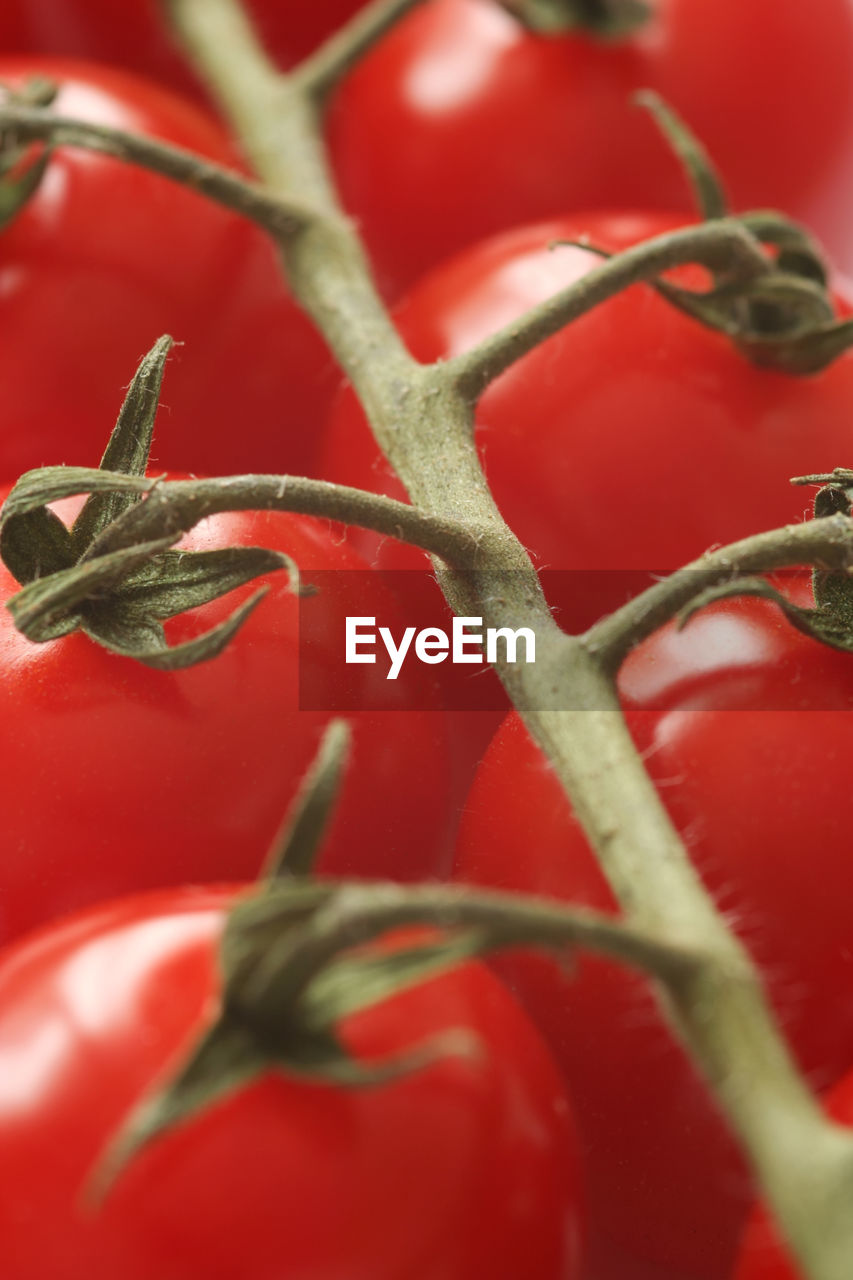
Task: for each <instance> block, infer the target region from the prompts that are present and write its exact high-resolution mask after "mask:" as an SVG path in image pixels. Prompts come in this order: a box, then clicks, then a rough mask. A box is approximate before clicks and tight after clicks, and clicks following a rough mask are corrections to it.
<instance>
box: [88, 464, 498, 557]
mask: <svg viewBox="0 0 853 1280" xmlns="http://www.w3.org/2000/svg"><path fill="white" fill-rule="evenodd" d="M223 511H289V512H292V513H294V514H298V515H306V516H318V517H320V518H325V519H329V520H339V521H341V522H343V523H346V524H353V525H357V526H358V527H359V528H362V529H371V530H372V531H373V532H374V533H381V534H385V535H386V536H387V537H389V538H398V539H400V540H401V541H404V542H408V543H411V544H412V545H413V546H416V547H420V548H421V549H422V550H423V551H427V552H429V553H430V554H432V555H436V556H440V557H441V558H442V559H444V560H446V561H448V562H449V563H451V564H459V565H470V564H472V563H473V562H474V561H475V559H476V555H477V541H476V538H475V537H474V536H473V535H472V534H471V533H470V532H469V531H468V530H467V529H466V528H465V527H464V526H462V525H460V524H459V523H458V522H456V521H453V520H448V519H445V518H444V517H441V516H431V515H427V514H425V513H424V512H423V511H421V510H419V508H417V507H413V506H410V505H409V504H408V503H406V502H397V501H396V500H395V499H394V498H384V497H381V496H380V495H379V494H376V493H368V492H366V491H365V490H363V489H352V488H349V487H348V486H347V485H339V484H332V483H330V482H329V481H328V480H308V479H305V478H304V477H302V476H225V477H223V478H221V479H212V480H159V481H152V486H151V489H150V491H149V494H148V497H147V499H146V501H145V502H141V503H138V504H136V505H135V506H133V507H130V508H129V509H128V510H127V511H126V512H125V514H124V515H123V516H122V517H121V518H120V519H119V520H116V521H114V522H113V524H111V525H110V526H109V527H108V528H107V529H106V530H105V532H104V533H103V534H102V535H101V537H100V538H99V539H98V540H97V542H96V543H95V544H94V545H93V547H92V548H91V555H92V556H96V555H97V556H102V555H105V554H107V553H108V552H111V551H117V550H120V549H121V548H123V547H130V546H133V545H135V544H136V543H138V542H140V541H143V542H144V541H146V540H148V535H149V533H150V532H151V530H155V529H156V530H157V531H158V535H157V536H162V535H165V534H166V533H167V532H168V533H170V534H174V533H176V532H178V531H180V532H183V533H187V532H189V530H190V529H192V528H194V526H195V525H197V524H198V523H199V521H200V520H204V519H206V518H207V517H208V516H212V515H216V514H218V513H219V512H223Z"/></svg>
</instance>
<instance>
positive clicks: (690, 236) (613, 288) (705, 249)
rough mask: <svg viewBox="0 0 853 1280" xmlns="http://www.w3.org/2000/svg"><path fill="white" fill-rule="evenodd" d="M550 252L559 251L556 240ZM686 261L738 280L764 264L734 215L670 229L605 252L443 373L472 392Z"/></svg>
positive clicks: (465, 391)
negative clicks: (604, 256)
mask: <svg viewBox="0 0 853 1280" xmlns="http://www.w3.org/2000/svg"><path fill="white" fill-rule="evenodd" d="M554 252H555V253H558V252H559V246H556V247H555V249H554ZM687 263H698V264H700V265H702V266H705V267H707V268H708V269H709V270H712V271H716V270H723V269H725V270H727V271H731V272H732V276H733V279H740V280H744V281H746V280H751V279H755V278H756V277H757V276H760V275H765V274H766V273H767V272H768V271H769V270H770V264H769V262H768V259H767V257H766V255H765V254H764V252H763V251H762V249H761V246H760V244H759V243H758V241H757V240H756V239H755V237H754V236H752V235H750V233H749V232H748V231H746V230H745V229H744V227H743V226H742V225H741V224H740V223H738V222H736V221H734V220H731V219H723V218H721V219H719V220H718V221H716V222H705V223H701V224H700V225H699V226H690V227H684V228H683V229H682V230H679V231H670V232H667V233H666V234H665V235H661V236H656V237H655V238H654V239H653V240H647V241H645V242H644V243H643V244H638V245H635V246H634V247H633V248H631V249H626V250H625V252H624V253H620V254H617V255H615V256H614V257H612V258H609V259H608V260H607V261H606V262H604V263H603V264H602V265H601V266H600V267H595V268H593V270H592V271H590V272H589V273H588V274H587V275H585V276H583V277H582V278H581V279H580V280H576V281H574V282H573V283H572V284H570V285H569V286H568V287H567V288H565V289H563V290H561V291H560V292H559V293H555V294H554V296H553V298H548V299H546V301H545V302H542V303H540V304H539V306H537V307H533V308H532V309H531V310H530V311H528V312H527V313H526V314H525V315H523V316H520V317H519V319H518V320H514V321H513V322H512V323H511V324H508V325H506V326H505V327H504V328H503V329H499V330H498V331H497V333H494V334H492V335H491V336H490V337H488V338H486V339H485V340H484V341H483V342H481V343H480V344H479V345H478V346H476V347H474V348H473V349H472V350H471V351H466V352H464V353H463V354H462V355H459V356H456V357H454V358H453V359H452V360H448V361H446V362H445V365H444V368H445V370H446V372H447V376H448V377H450V378H452V379H453V381H454V383H455V385H456V387H457V388H458V389H459V390H460V391H461V393H462V394H463V395H466V396H469V397H473V398H476V397H478V396H480V395H481V394H482V393H483V391H485V389H486V387H487V386H488V385H489V383H491V382H494V380H495V378H497V377H499V376H500V375H501V374H502V373H503V372H504V371H505V370H506V369H508V368H509V367H510V365H512V364H514V363H515V362H516V361H517V360H520V359H521V358H522V357H523V356H525V355H527V353H528V352H529V351H532V350H533V348H534V347H538V346H539V344H540V343H542V342H544V341H545V339H546V338H550V337H551V336H552V335H553V334H555V333H557V332H558V331H559V330H560V329H564V328H565V327H566V326H567V325H569V324H571V323H572V321H573V320H577V319H579V317H580V316H583V315H586V313H587V312H588V311H591V310H592V309H593V307H597V306H600V305H601V303H602V302H606V301H607V299H608V298H612V297H614V296H615V295H616V294H617V293H621V292H622V291H623V290H624V289H626V288H628V287H629V286H630V285H633V284H640V283H642V282H643V281H650V280H653V279H654V278H655V277H656V276H659V275H660V274H661V273H662V272H664V271H670V270H672V269H673V268H674V267H679V266H684V265H685V264H687Z"/></svg>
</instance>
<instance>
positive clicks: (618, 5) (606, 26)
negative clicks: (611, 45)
mask: <svg viewBox="0 0 853 1280" xmlns="http://www.w3.org/2000/svg"><path fill="white" fill-rule="evenodd" d="M501 3H502V4H503V7H504V8H505V9H508V10H509V12H510V13H511V14H512V15H513V17H515V18H517V19H518V21H519V22H520V23H522V25H523V26H525V27H527V29H528V30H529V31H535V32H537V33H538V34H539V35H545V36H560V35H567V34H569V33H571V32H572V31H586V32H588V33H589V34H591V35H594V36H597V37H599V38H600V39H605V40H619V39H622V38H624V37H626V36H629V35H630V34H631V33H632V32H633V31H635V30H636V29H637V28H638V27H641V26H642V25H643V24H644V23H645V22H647V21H648V19H649V16H650V10H649V6H648V5H647V4H646V3H644V0H501Z"/></svg>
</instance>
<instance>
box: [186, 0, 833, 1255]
mask: <svg viewBox="0 0 853 1280" xmlns="http://www.w3.org/2000/svg"><path fill="white" fill-rule="evenodd" d="M167 5H168V9H169V11H170V13H171V15H172V19H173V23H174V27H175V30H176V32H177V33H178V35H179V36H180V37H181V38H182V39H183V41H184V43H185V45H186V47H187V49H188V51H189V52H190V55H191V57H192V60H193V63H194V65H195V66H196V68H197V69H198V70H199V72H200V74H201V75H202V76H203V78H204V79H205V81H206V82H207V84H208V85H209V87H210V89H211V92H212V94H213V96H214V97H215V98H216V99H217V101H218V102H219V103H220V105H221V106H222V108H223V110H224V111H225V113H226V115H227V116H228V118H229V119H230V121H231V123H232V125H233V126H234V128H235V129H236V131H237V133H238V135H239V137H240V139H241V141H242V143H243V146H244V148H245V150H246V151H247V153H248V155H249V157H250V159H251V162H252V164H253V165H254V167H255V170H256V172H257V173H258V174H259V175H260V177H261V179H262V180H263V182H264V184H265V186H266V188H267V191H268V193H269V196H270V198H271V199H274V200H277V201H281V202H282V204H283V205H285V206H288V205H289V204H290V203H291V202H292V201H296V200H297V199H298V201H300V202H304V203H305V204H306V205H307V206H308V207H310V208H311V209H313V210H314V211H315V212H314V214H313V215H312V217H311V219H310V221H309V222H308V223H307V224H306V225H305V226H304V227H303V228H302V229H301V230H300V232H299V234H298V235H289V236H284V235H282V237H280V245H281V249H282V254H283V258H284V261H285V264H286V268H287V272H288V277H289V280H290V283H291V287H292V289H293V291H294V293H295V295H296V297H297V298H298V299H299V301H300V302H301V303H302V305H303V306H304V307H305V309H306V310H307V311H308V312H309V314H310V315H312V316H313V317H314V319H315V321H316V322H317V324H318V326H319V327H320V328H321V329H322V331H323V333H324V334H325V336H326V338H327V340H328V342H329V344H330V346H331V348H332V350H333V351H334V352H335V354H336V355H337V357H338V359H339V360H340V362H341V365H342V366H343V368H344V370H345V371H346V373H347V375H348V376H349V378H350V380H351V381H352V383H353V385H354V387H355V390H356V392H357V394H358V395H359V397H360V399H361V402H362V404H363V406H364V408H365V411H366V413H367V416H368V418H369V420H370V423H371V426H372V428H373V430H374V433H375V435H376V438H377V440H378V442H379V444H380V446H381V447H382V448H383V449H384V450H385V452H386V454H387V455H388V457H389V459H390V461H391V463H392V465H393V466H394V467H395V469H396V471H397V473H398V475H399V476H400V478H401V480H402V482H403V483H404V485H405V486H406V488H407V490H408V492H409V494H410V496H411V498H412V500H413V501H414V502H415V503H417V504H418V506H419V507H420V508H421V509H422V511H424V512H428V513H429V514H430V516H432V517H435V518H436V519H439V520H447V521H451V522H454V523H457V524H461V525H463V526H465V527H467V528H469V529H476V530H477V535H478V556H479V559H478V562H477V567H476V569H473V570H470V569H466V570H465V571H463V572H454V571H449V570H445V571H441V572H439V580H440V582H441V584H442V587H443V589H444V591H445V594H446V596H447V598H448V600H449V602H450V604H451V605H452V606H453V607H454V608H456V609H457V611H458V612H464V613H466V614H474V615H476V616H480V617H482V619H483V622H484V624H485V625H486V626H497V627H500V626H512V627H513V628H516V627H519V626H525V625H527V626H530V625H533V626H534V627H535V629H536V632H537V639H538V643H537V662H536V663H535V664H533V665H531V666H523V667H522V666H519V667H517V668H511V669H510V668H507V667H504V668H499V674H500V675H501V678H502V679H503V681H504V684H505V686H506V688H507V690H508V692H509V694H510V696H511V697H512V699H513V701H514V703H515V705H516V706H517V707H518V709H519V711H520V712H521V714H522V716H523V717H524V719H525V722H526V724H527V726H528V728H529V729H530V731H531V733H532V734H533V736H534V738H535V739H536V740H537V742H538V743H539V744H540V745H541V747H542V748H543V750H544V751H545V753H546V755H547V756H548V758H549V759H550V761H551V762H552V764H553V766H554V768H555V770H556V772H557V774H558V776H559V778H560V779H561V781H562V783H563V785H564V786H565V789H566V792H567V794H568V796H569V798H570V800H571V801H572V804H573V806H574V809H575V812H576V813H577V815H578V817H579V819H580V820H581V822H582V823H583V824H584V827H585V829H586V831H587V834H588V836H589V839H590V841H591V843H592V845H593V847H594V848H595V850H596V851H597V854H598V857H599V859H600V861H601V865H602V867H603V868H604V870H605V872H606V874H607V876H608V878H609V880H610V882H611V884H612V885H613V887H614V890H615V892H616V894H617V896H618V898H619V900H620V903H621V906H622V910H623V913H624V917H625V920H626V923H627V924H628V926H629V927H630V928H631V929H635V930H639V931H640V932H641V933H642V934H643V935H651V934H653V935H654V937H655V939H656V943H657V944H659V945H660V946H661V947H664V948H666V947H668V946H674V947H676V948H678V947H680V946H681V945H682V944H683V941H684V939H685V938H690V939H692V940H693V945H694V946H695V948H696V949H697V951H699V952H700V953H701V955H702V956H703V963H702V964H701V965H700V966H698V967H697V968H696V969H695V970H692V971H691V975H690V978H689V980H686V981H683V980H678V981H673V980H672V979H671V978H667V979H666V980H665V986H666V992H667V1000H666V1002H665V1005H666V1008H667V1010H668V1012H669V1015H670V1017H671V1020H672V1022H673V1025H674V1026H675V1028H676V1029H677V1031H678V1032H679V1033H680V1035H681V1036H682V1038H683V1040H684V1042H685V1044H686V1045H687V1047H688V1048H689V1049H690V1051H691V1052H692V1054H693V1056H694V1057H695V1060H696V1061H697V1063H698V1064H699V1065H700V1066H701V1068H702V1069H703V1071H704V1073H705V1076H706V1078H707V1080H708V1082H709V1084H710V1086H711V1088H712V1089H713V1091H714V1093H715V1095H716V1098H717V1100H718V1101H719V1103H720V1105H721V1106H722V1108H723V1109H724V1111H725V1113H726V1115H727V1116H728V1119H729V1121H730V1123H731V1124H732V1126H733V1128H734V1130H735V1132H736V1133H737V1134H738V1135H739V1137H740V1139H741V1142H742V1144H743V1146H744V1148H745V1150H746V1151H747V1153H748V1154H749V1156H750V1158H751V1161H752V1164H753V1167H754V1169H755V1171H756V1174H757V1176H758V1178H759V1181H760V1183H761V1184H762V1186H763V1189H764V1191H765V1192H766V1194H767V1197H768V1200H769V1202H770V1204H771V1205H772V1207H773V1209H774V1211H775V1213H776V1215H777V1217H778V1219H779V1221H780V1224H781V1225H782V1227H783V1230H784V1232H785V1234H786V1235H787V1238H788V1240H789V1242H790V1244H791V1246H792V1248H793V1251H794V1254H795V1256H796V1257H797V1259H798V1261H799V1263H800V1265H801V1267H802V1269H803V1271H804V1272H805V1274H806V1275H807V1276H808V1277H809V1278H810V1280H849V1274H850V1259H851V1258H853V1215H851V1214H850V1213H849V1204H850V1202H851V1200H853V1140H851V1137H850V1135H849V1134H847V1133H842V1132H840V1131H839V1130H838V1129H837V1128H836V1127H835V1126H833V1125H832V1124H830V1122H829V1121H827V1120H825V1119H824V1117H823V1115H822V1113H821V1111H820V1108H819V1107H818V1105H817V1104H816V1102H815V1100H814V1099H813V1097H812V1095H811V1093H810V1091H809V1089H808V1088H807V1087H806V1085H805V1083H804V1082H803V1081H802V1079H801V1077H800V1075H799V1073H798V1071H797V1069H796V1067H795V1064H794V1062H793V1060H792V1058H791V1055H790V1053H789V1051H788V1049H787V1047H786V1045H785V1043H784V1041H783V1039H782V1037H781V1036H780V1034H779V1032H778V1030H777V1028H776V1025H775V1022H774V1019H773V1017H772V1015H771V1013H770V1011H769V1008H768V1005H767V1001H766V998H765V994H764V990H763V986H762V983H761V981H760V978H759V976H758V974H757V973H756V971H755V969H754V967H753V966H752V965H751V963H750V960H749V958H748V956H747V953H746V952H745V950H744V948H743V947H742V946H741V944H740V943H739V942H738V941H737V939H736V938H735V937H734V936H733V935H732V934H731V933H730V931H729V929H728V928H727V926H726V923H725V921H724V920H723V918H722V917H721V915H720V914H719V913H718V911H717V910H716V907H715V905H714V903H713V902H712V900H711V899H710V898H709V896H708V895H707V893H706V892H705V890H704V888H703V886H702V884H701V881H700V879H699V877H698V875H697V874H696V872H695V870H694V868H693V866H692V864H691V862H690V859H689V857H688V855H687V852H686V850H685V848H684V844H683V842H682V841H681V839H680V838H679V836H678V834H677V832H676V831H675V829H674V827H673V826H672V823H671V821H670V819H669V817H668V816H667V813H666V811H665V809H664V808H663V806H662V804H661V802H660V799H659V797H658V795H657V793H656V791H655V788H654V786H653V785H652V783H651V781H650V779H649V777H648V775H647V773H646V771H645V769H644V768H643V766H642V763H641V761H640V759H639V757H638V755H637V752H636V750H635V748H634V745H633V743H632V741H631V738H630V735H629V733H628V731H627V728H626V726H625V722H624V719H623V717H622V715H621V712H620V709H619V706H618V701H617V698H616V694H615V690H614V686H613V681H612V676H611V673H610V672H609V671H608V670H607V669H606V668H605V666H604V664H603V663H602V662H601V660H600V657H598V656H596V655H595V654H593V653H592V652H591V651H590V648H589V638H587V643H586V644H585V643H584V642H582V641H580V640H577V639H573V638H571V637H568V636H565V635H564V634H563V633H562V632H560V631H559V629H558V628H557V627H556V625H555V624H554V623H553V621H552V620H551V618H550V615H549V612H548V610H547V607H546V605H545V601H544V598H543V596H542V592H541V588H540V585H539V582H538V579H537V576H536V574H535V572H534V571H533V568H532V566H531V565H530V561H529V559H528V557H527V556H526V554H525V552H524V549H523V548H522V547H521V545H520V544H519V542H518V540H517V539H516V538H515V537H514V535H513V534H512V532H511V531H510V530H509V529H508V528H507V526H506V524H505V523H504V521H503V520H502V518H501V516H500V512H499V511H498V510H497V508H496V506H495V504H494V501H493V499H492V496H491V493H490V491H489V488H488V486H487V484H486V481H485V478H484V476H483V473H482V470H481V467H480V464H479V460H478V457H477V453H476V449H475V447H474V443H473V429H472V428H473V421H472V419H473V400H474V398H475V397H476V396H477V395H478V394H479V392H480V391H481V390H482V388H483V386H484V385H485V384H486V383H487V382H488V381H489V380H490V379H491V378H493V377H496V376H497V375H498V374H499V373H500V372H501V371H502V369H504V368H506V367H507V366H508V364H509V363H511V362H512V361H513V360H514V359H517V358H518V355H519V353H521V354H523V352H524V351H525V350H529V349H530V347H531V346H532V345H533V344H534V343H535V342H537V341H540V340H541V339H542V338H544V337H547V336H548V335H549V334H550V333H553V332H554V331H555V329H556V328H557V327H558V326H559V325H561V324H563V323H565V322H566V321H567V320H569V319H571V318H572V316H573V315H574V314H576V313H577V314H581V313H582V312H583V311H584V310H585V309H587V308H588V306H590V305H592V301H591V300H590V291H591V290H593V291H594V290H595V289H596V288H597V289H600V290H601V297H607V296H610V293H611V292H613V291H615V288H616V287H617V282H618V284H619V287H622V286H624V285H625V284H627V283H630V282H631V281H632V280H633V279H638V278H643V279H645V278H647V277H646V272H647V270H649V269H650V267H649V257H648V250H646V251H645V255H644V253H643V252H642V251H640V252H639V253H638V254H637V256H636V257H635V258H634V259H631V258H630V257H629V258H628V262H629V266H628V267H627V268H626V267H625V266H624V265H618V260H617V265H611V264H608V265H607V266H606V267H602V268H601V269H600V271H599V273H598V275H597V276H594V275H593V276H590V277H588V278H587V280H593V281H595V280H596V279H597V281H598V284H597V285H596V284H595V283H593V284H591V285H590V284H589V283H584V282H581V284H580V286H579V288H578V291H577V294H576V296H575V297H574V298H572V299H571V300H569V301H567V300H566V298H565V297H563V298H562V299H561V300H560V302H558V303H555V304H552V305H549V304H545V310H544V312H540V313H534V316H533V317H532V318H531V319H529V320H528V321H524V320H522V321H520V322H519V324H518V325H516V326H513V327H512V329H511V330H510V331H505V332H504V333H503V335H498V338H497V339H495V340H493V342H492V343H491V344H490V343H486V344H485V347H484V348H481V349H480V350H479V351H478V352H477V353H472V354H470V355H469V356H468V357H462V358H461V360H460V361H459V362H451V368H450V370H448V368H447V366H433V367H422V366H420V365H418V364H417V363H416V362H415V361H414V360H413V359H412V357H411V356H410V355H409V354H408V352H407V351H406V350H405V348H404V346H403V344H402V342H401V341H400V338H399V336H398V334H397V332H396V330H395V328H394V326H393V324H392V323H391V320H390V318H389V316H388V314H387V312H386V310H385V308H384V306H383V305H382V302H381V300H380V298H379V296H378V294H377V291H376V289H375V287H374V284H373V282H372V279H371V275H370V271H369V267H368V263H367V261H366V258H365V254H364V250H363V247H362V245H361V243H360V241H359V239H358V237H357V235H356V233H355V231H354V229H353V227H352V226H351V225H350V224H349V223H348V222H347V221H346V220H345V219H344V218H342V214H341V209H340V206H339V203H338V201H337V199H336V196H335V191H334V184H333V181H332V178H331V175H330V172H329V168H328V163H327V159H326V155H325V150H324V147H323V143H322V128H321V121H320V115H319V104H318V101H317V94H316V92H313V91H312V92H308V91H306V88H305V84H304V81H301V80H300V73H299V72H298V71H297V73H296V74H295V75H293V76H290V77H287V76H283V75H281V74H280V73H279V72H278V71H277V69H276V68H275V67H273V66H272V64H271V63H270V61H269V59H268V58H267V56H266V55H265V53H264V52H263V50H262V48H261V47H260V45H259V43H258V41H257V39H256V38H255V35H254V33H253V31H252V28H251V25H250V23H249V22H248V20H247V18H246V16H245V14H244V12H243V11H242V9H241V8H240V5H239V3H238V0H167ZM403 7H405V6H403ZM393 8H394V6H393V5H391V6H390V7H389V13H391V12H393ZM327 56H328V49H327ZM316 65H317V64H316V63H315V68H316ZM302 74H303V76H304V74H305V73H304V72H303V73H302ZM315 78H316V77H315ZM309 79H310V76H309ZM320 79H321V81H322V77H320ZM702 234H704V235H705V236H708V237H709V239H708V241H705V242H702V243H704V244H705V248H707V249H709V251H710V252H712V253H714V254H716V252H717V250H719V253H720V258H719V263H718V265H719V268H720V269H721V270H723V271H730V272H732V273H733V274H735V275H737V274H738V273H742V272H746V273H749V272H755V273H759V272H760V271H761V270H763V269H764V264H763V263H762V261H761V260H760V258H759V253H760V251H759V250H757V248H756V246H755V244H754V242H753V241H752V240H751V239H750V237H749V235H748V234H747V233H745V232H743V231H742V230H737V229H735V228H732V227H729V226H728V224H727V223H726V222H725V221H720V222H718V223H715V224H714V225H713V226H712V227H710V228H709V229H707V230H706V231H704V232H703V233H702ZM690 235H692V236H694V239H693V248H694V255H695V254H696V253H697V246H699V245H700V240H699V239H697V238H695V237H697V236H698V235H699V233H698V231H695V230H694V231H691V233H690ZM688 243H689V240H688ZM714 246H716V247H714ZM683 250H684V251H685V252H686V250H685V244H684V242H683V241H682V243H681V244H679V245H678V253H677V256H676V257H675V258H673V257H670V256H667V255H669V254H670V253H671V252H672V241H670V242H669V244H668V245H667V246H666V247H665V248H664V249H662V250H661V252H662V257H661V259H660V260H659V261H658V262H657V263H656V264H655V266H656V269H657V270H658V271H660V270H665V269H666V268H667V266H671V265H672V264H673V262H674V261H678V262H681V261H684V253H682V251H683ZM700 260H702V261H703V262H705V265H709V260H708V258H707V257H701V258H700ZM622 263H623V264H624V259H623V260H622ZM623 273H624V274H623ZM632 273H634V274H632ZM602 282H603V283H602ZM508 571H512V572H511V573H508ZM656 607H657V606H656ZM667 607H669V606H667ZM661 611H662V612H663V607H662V606H661ZM605 638H606V637H605ZM548 706H572V707H576V708H578V710H576V711H549V710H544V709H543V708H546V707H548ZM732 974H736V975H738V977H737V980H736V981H732V980H731V975H732ZM806 1156H807V1159H806V1158H804V1157H806Z"/></svg>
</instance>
